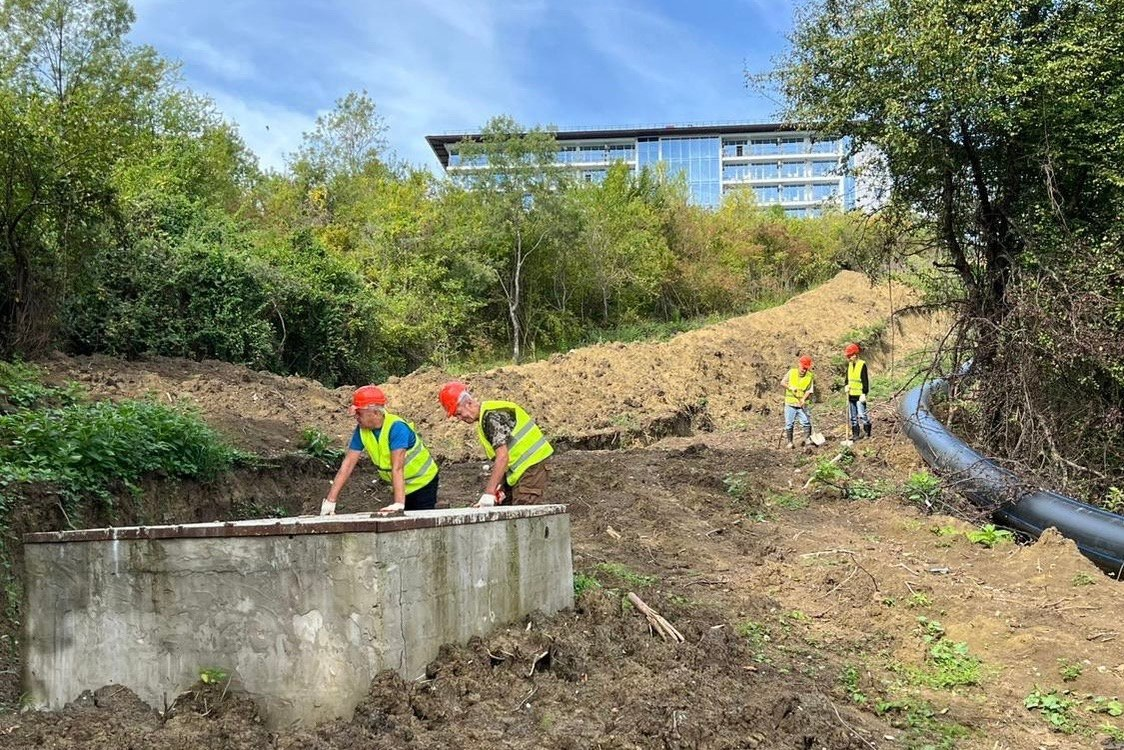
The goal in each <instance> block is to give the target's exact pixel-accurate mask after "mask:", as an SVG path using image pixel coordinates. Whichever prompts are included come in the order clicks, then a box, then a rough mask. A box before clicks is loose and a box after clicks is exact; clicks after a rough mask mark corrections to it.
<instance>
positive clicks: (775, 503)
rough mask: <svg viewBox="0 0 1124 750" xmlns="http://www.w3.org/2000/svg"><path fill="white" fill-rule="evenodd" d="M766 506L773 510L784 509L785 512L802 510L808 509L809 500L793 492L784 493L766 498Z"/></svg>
mask: <svg viewBox="0 0 1124 750" xmlns="http://www.w3.org/2000/svg"><path fill="white" fill-rule="evenodd" d="M765 504H766V505H768V506H770V507H773V508H782V509H783V510H802V509H803V508H807V507H808V498H806V497H804V496H803V495H797V494H795V493H793V492H784V493H779V494H775V495H769V496H768V497H767V498H765Z"/></svg>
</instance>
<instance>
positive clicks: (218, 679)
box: [199, 667, 230, 685]
mask: <svg viewBox="0 0 1124 750" xmlns="http://www.w3.org/2000/svg"><path fill="white" fill-rule="evenodd" d="M228 679H230V673H229V672H227V671H226V670H225V669H223V668H222V667H206V668H204V669H200V670H199V681H200V682H202V683H203V684H204V685H219V684H221V683H224V682H226V681H227V680H228Z"/></svg>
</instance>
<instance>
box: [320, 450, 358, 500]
mask: <svg viewBox="0 0 1124 750" xmlns="http://www.w3.org/2000/svg"><path fill="white" fill-rule="evenodd" d="M362 455H363V451H355V450H349V451H348V452H347V453H346V454H344V457H343V462H342V463H340V468H339V471H337V472H336V478H335V479H333V480H332V488H331V489H330V490H328V496H327V497H325V498H324V502H322V503H321V504H320V515H322V516H330V515H333V514H335V512H336V501H337V500H338V499H339V497H340V492H342V491H343V486H344V485H345V484H347V480H348V479H350V478H351V472H352V471H354V470H355V464H357V463H359V458H360V457H361V456H362Z"/></svg>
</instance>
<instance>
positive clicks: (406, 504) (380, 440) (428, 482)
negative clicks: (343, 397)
mask: <svg viewBox="0 0 1124 750" xmlns="http://www.w3.org/2000/svg"><path fill="white" fill-rule="evenodd" d="M348 412H350V413H351V414H352V415H353V416H354V417H355V421H356V423H357V424H356V427H355V432H354V433H352V435H351V444H350V445H349V446H348V450H347V454H346V455H345V456H344V457H343V463H342V464H341V465H340V469H339V471H337V472H336V478H335V480H333V482H332V488H331V489H330V490H328V496H327V497H326V498H324V501H323V502H322V503H321V504H320V515H322V516H331V515H335V512H336V500H337V499H339V496H340V492H341V491H342V490H343V486H344V485H345V484H347V480H348V478H350V477H351V472H352V471H353V470H354V469H355V464H357V463H359V458H360V457H361V456H362V455H363V451H364V450H366V451H367V454H368V455H370V457H371V460H372V461H373V462H374V464H375V466H376V468H377V469H378V472H379V477H380V478H381V479H382V480H383V481H384V482H387V483H388V484H390V486H391V490H392V496H393V500H394V502H392V503H391V504H390V505H388V506H386V507H385V508H382V509H381V510H380V511H379V512H380V513H391V512H394V511H399V510H431V509H433V508H434V507H436V505H437V481H438V476H437V463H436V462H435V461H434V460H433V457H432V456H430V455H429V450H427V449H426V447H425V443H423V442H422V439H421V436H420V435H418V433H417V432H416V431H415V430H414V426H413V425H411V424H410V423H409V422H407V421H406V420H404V419H402V418H401V417H399V416H397V415H396V414H391V413H390V412H388V411H387V410H386V394H385V393H383V391H382V389H381V388H379V387H378V386H374V385H365V386H363V387H362V388H360V389H359V390H357V391H355V393H354V394H353V395H352V397H351V408H350V409H348Z"/></svg>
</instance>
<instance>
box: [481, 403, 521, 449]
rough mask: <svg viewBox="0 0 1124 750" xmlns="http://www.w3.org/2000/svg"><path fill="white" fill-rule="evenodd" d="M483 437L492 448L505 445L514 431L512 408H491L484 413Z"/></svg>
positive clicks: (513, 411)
mask: <svg viewBox="0 0 1124 750" xmlns="http://www.w3.org/2000/svg"><path fill="white" fill-rule="evenodd" d="M483 426H484V439H485V440H487V441H488V444H489V445H491V446H492V448H499V447H500V446H501V445H507V441H508V439H509V438H511V434H512V433H513V432H515V410H514V409H492V410H490V411H487V412H485V414H484V425H483Z"/></svg>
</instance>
